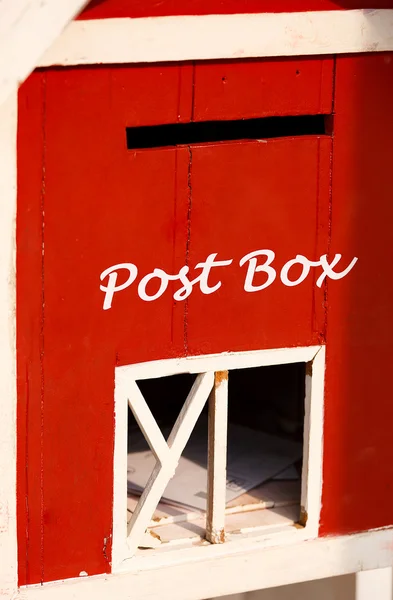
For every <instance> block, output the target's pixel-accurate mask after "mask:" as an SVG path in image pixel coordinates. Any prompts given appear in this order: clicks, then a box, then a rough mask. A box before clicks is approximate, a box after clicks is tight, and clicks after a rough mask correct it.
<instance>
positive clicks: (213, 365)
mask: <svg viewBox="0 0 393 600" xmlns="http://www.w3.org/2000/svg"><path fill="white" fill-rule="evenodd" d="M320 349H321V346H306V347H300V348H278V349H273V350H270V349H269V350H251V351H248V352H222V353H221V354H203V355H201V356H189V357H186V358H170V359H164V360H153V361H150V362H143V363H136V364H134V365H125V366H122V367H116V375H117V377H118V378H119V379H118V381H119V382H120V381H121V379H122V378H123V377H124V380H125V381H126V380H127V379H128V377H129V376H131V377H132V378H134V379H150V378H152V377H165V376H167V375H177V374H179V373H205V372H207V371H227V370H231V369H248V368H249V367H258V366H259V367H263V366H267V365H281V364H284V363H296V362H309V361H311V360H313V359H314V357H315V355H316V354H317V352H318V351H319V350H320Z"/></svg>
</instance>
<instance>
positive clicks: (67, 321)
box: [17, 58, 333, 584]
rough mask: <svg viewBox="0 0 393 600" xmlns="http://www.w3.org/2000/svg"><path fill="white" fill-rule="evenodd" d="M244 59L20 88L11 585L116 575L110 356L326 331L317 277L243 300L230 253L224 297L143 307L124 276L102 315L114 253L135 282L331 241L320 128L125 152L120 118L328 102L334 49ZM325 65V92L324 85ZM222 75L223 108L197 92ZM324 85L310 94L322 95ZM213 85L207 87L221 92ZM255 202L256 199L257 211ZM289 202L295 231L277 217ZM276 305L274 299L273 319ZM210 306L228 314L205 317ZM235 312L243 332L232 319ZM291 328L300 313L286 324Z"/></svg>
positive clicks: (311, 107) (59, 76)
mask: <svg viewBox="0 0 393 600" xmlns="http://www.w3.org/2000/svg"><path fill="white" fill-rule="evenodd" d="M272 64H274V65H276V67H277V69H278V72H279V75H280V76H279V77H278V78H277V79H275V78H274V77H273V75H272ZM322 64H323V65H324V67H323V68H322V66H321V65H322ZM243 67H244V73H243V74H242V76H241V78H240V80H239V73H238V67H237V65H230V64H227V63H226V64H224V65H216V67H215V73H212V67H211V65H206V66H205V67H204V66H203V65H200V66H199V67H198V73H197V77H196V74H195V73H194V67H193V66H192V65H183V66H181V67H179V66H176V65H172V66H166V67H164V66H160V67H148V68H142V67H132V68H126V67H122V68H110V67H105V68H90V69H69V70H64V69H63V70H53V71H47V72H40V73H35V74H33V75H32V76H31V77H30V79H29V80H28V81H27V82H26V83H25V84H24V85H23V86H22V88H21V92H20V115H19V116H20V120H19V140H18V146H19V179H20V186H19V197H18V257H17V261H18V286H17V287H18V290H17V294H18V382H19V404H18V423H19V427H18V435H19V443H18V525H19V577H20V584H24V583H35V582H38V581H49V580H54V579H61V578H67V577H76V576H78V575H79V573H80V572H81V571H86V572H87V573H88V574H89V575H92V574H94V573H101V572H107V571H109V570H110V566H109V561H110V547H111V545H110V536H111V526H112V525H111V524H112V491H113V490H112V478H113V464H112V461H113V427H114V417H113V382H114V367H115V365H116V364H125V363H130V362H136V361H145V360H150V359H158V358H165V357H172V356H180V355H185V354H187V352H192V353H201V352H204V351H206V350H208V351H220V350H228V349H229V348H228V345H229V347H230V349H233V350H240V349H244V348H246V347H249V346H252V347H254V348H258V347H259V348H263V347H272V346H276V345H279V346H280V345H286V346H288V345H297V344H310V343H315V342H317V341H318V340H319V339H320V338H321V336H322V337H323V336H324V326H325V323H324V314H323V310H322V303H323V290H316V291H315V288H313V286H312V279H311V277H310V280H309V281H308V282H307V283H305V284H304V285H302V286H299V288H297V289H294V288H292V289H290V290H288V288H284V286H282V284H281V283H280V282H279V281H277V282H276V283H275V284H274V285H273V286H272V288H270V289H269V291H268V292H267V293H266V295H265V294H262V295H261V294H258V293H257V294H250V295H249V297H248V298H246V293H245V292H244V290H243V282H244V276H245V268H243V269H240V267H239V266H238V264H237V265H234V266H233V273H232V271H228V272H227V273H226V274H223V276H222V278H223V294H220V293H217V295H216V297H212V296H211V297H205V296H202V294H201V293H200V292H199V290H197V289H195V290H194V291H193V295H192V297H191V298H190V299H189V302H188V304H187V306H186V305H185V303H181V302H180V303H177V304H176V303H174V302H173V300H172V296H171V293H170V290H168V292H167V293H166V294H165V295H163V296H162V297H161V298H160V299H159V300H157V301H155V302H143V301H142V300H140V299H139V298H138V296H137V293H136V286H134V287H132V288H129V289H127V290H125V291H124V292H123V293H121V294H118V295H116V296H115V299H114V303H113V308H112V309H111V310H109V311H105V312H104V311H103V310H102V304H103V297H104V295H103V293H102V292H101V291H100V289H99V284H100V281H99V276H100V273H101V272H102V271H103V270H104V269H106V268H107V267H109V266H111V265H113V264H117V263H119V262H127V261H130V262H135V263H136V264H137V266H138V268H139V270H140V274H141V275H140V276H142V275H145V274H147V273H148V272H150V271H152V270H153V269H154V268H155V267H161V268H164V269H165V270H166V271H167V272H169V273H175V272H176V271H178V269H179V268H180V267H181V266H183V265H184V264H185V263H186V261H187V260H189V264H190V267H192V266H193V265H195V264H196V263H197V262H199V261H202V260H205V259H206V257H207V254H210V253H212V252H218V253H219V256H220V255H221V254H223V255H226V254H230V257H231V258H234V259H235V260H236V261H237V263H238V261H239V259H240V258H241V257H242V256H243V255H244V254H245V253H247V252H249V251H250V250H256V249H258V248H264V247H269V245H271V246H272V248H273V249H274V250H276V251H277V254H278V256H277V265H280V266H282V264H283V262H285V260H289V259H291V258H293V256H294V255H295V253H296V252H304V253H305V254H306V255H307V256H308V257H309V258H310V259H313V258H316V257H317V255H318V253H319V252H320V253H322V252H324V251H325V250H326V247H327V226H326V220H327V216H328V178H329V160H330V158H329V146H330V141H329V139H328V138H326V139H321V140H320V141H318V139H317V138H312V139H311V138H304V139H301V140H300V139H293V140H291V139H287V140H284V139H281V140H277V141H274V140H269V142H268V143H267V144H262V143H258V142H253V143H247V144H242V143H239V142H235V143H226V144H218V145H217V144H216V145H213V146H210V147H203V146H200V147H198V148H192V149H191V152H193V153H194V158H193V162H192V164H191V165H190V151H189V149H188V148H187V147H185V148H178V149H177V151H176V150H174V149H171V148H166V149H154V150H147V151H139V152H137V151H129V150H127V148H126V135H125V127H126V125H146V124H155V123H171V122H172V123H173V122H176V121H188V120H190V118H191V116H192V115H193V114H195V115H196V116H197V118H201V116H202V115H203V114H204V113H207V108H208V107H210V108H209V109H213V108H214V111H215V117H216V118H218V117H220V116H221V117H225V118H234V117H235V118H238V117H239V116H242V114H244V115H245V116H246V115H248V114H249V111H250V106H251V100H250V98H251V93H252V92H251V90H254V93H255V98H256V104H257V105H258V108H255V109H254V110H255V114H262V115H269V114H276V113H277V102H276V100H277V97H279V96H280V94H279V92H280V90H281V91H283V90H284V89H285V91H286V95H285V96H283V99H282V106H281V112H282V113H283V114H286V113H287V114H288V113H297V112H318V111H319V110H321V107H322V106H328V105H329V103H331V89H332V85H333V79H332V73H333V71H332V61H331V59H329V58H327V59H323V60H320V59H311V60H309V61H303V60H291V61H266V62H263V63H261V64H260V65H257V64H256V63H255V62H252V61H251V62H250V63H245V64H244V65H243ZM256 69H258V72H259V77H258V78H255V70H256ZM297 71H299V72H300V73H301V75H300V76H299V75H297ZM326 72H330V87H329V86H326V85H325V83H324V84H323V85H322V84H321V81H322V79H323V78H324V77H325V75H326ZM222 73H225V77H226V80H227V82H228V88H226V89H228V95H227V96H225V92H221V98H222V99H223V100H224V103H223V106H224V110H223V112H222V113H221V114H218V108H217V106H215V105H214V101H213V100H212V99H211V98H209V94H208V89H205V88H208V87H210V86H211V82H212V81H214V80H216V81H221V79H222V76H223V75H222ZM264 74H265V75H264ZM323 74H324V75H323ZM232 78H233V81H232ZM193 81H195V86H194V94H193ZM324 82H325V79H324ZM246 84H247V85H248V86H249V87H250V90H249V95H248V96H246V97H245V96H244V93H243V92H244V89H243V86H244V85H246ZM158 88H159V89H160V94H157V93H156V92H157V89H158ZM261 88H263V89H264V90H266V101H265V102H261ZM273 88H276V89H275V91H274V89H273ZM299 89H303V94H300V93H299ZM321 89H322V90H323V94H322V95H323V97H324V98H325V100H323V101H322V103H320V101H319V100H318V102H316V97H317V95H318V94H319V93H320V90H321ZM212 91H213V94H216V93H217V90H216V86H214V85H213V86H212ZM292 91H293V94H292ZM287 96H288V97H290V98H291V99H290V100H288V97H287ZM193 98H194V105H193ZM304 98H306V100H304ZM296 99H298V100H297V101H296ZM293 152H296V160H295V161H293V160H292V156H293ZM234 163H236V164H237V167H236V168H234ZM245 170H246V171H247V185H246V186H245V187H244V186H243V187H242V182H243V181H244V173H243V172H244V171H245ZM189 173H190V176H189ZM220 182H221V183H220ZM276 186H279V189H280V192H279V195H278V197H277V195H276V196H274V190H275V187H276ZM318 187H319V192H318V191H317V188H318ZM190 190H192V193H191V194H190ZM239 194H240V195H241V198H239ZM215 200H216V201H215ZM318 200H319V209H316V207H315V202H317V201H318ZM272 202H273V204H272ZM190 203H192V210H191V213H190V212H189V209H190ZM273 205H275V209H274V211H273V213H272V214H271V215H270V216H269V214H270V209H271V206H273ZM259 206H264V207H265V210H264V211H262V212H261V213H260V214H255V213H256V212H257V213H258V211H259ZM286 211H289V212H290V215H291V227H292V229H291V232H290V233H288V232H287V231H286V230H285V231H284V229H285V228H283V224H282V222H281V218H282V216H283V214H284V213H285V212H286ZM43 215H45V216H44V217H43ZM190 215H191V217H190ZM226 220H228V221H227V222H228V226H227V227H226V226H225V223H226ZM299 227H300V229H301V232H302V234H301V237H302V239H301V240H299V235H298V233H299V232H298V228H299ZM247 229H249V230H250V235H249V237H248V239H243V237H244V234H245V232H246V231H247ZM283 235H285V241H284V243H283V241H282V239H281V238H282V236H283ZM188 238H189V242H187V240H188ZM42 247H43V248H44V253H43V254H42ZM187 248H188V249H187ZM227 275H228V277H227ZM224 285H225V288H224ZM172 291H173V290H172ZM288 291H289V293H288ZM272 299H273V300H274V302H275V304H276V306H275V309H274V311H273V312H272V311H269V315H268V316H267V315H266V311H267V310H269V301H270V300H272ZM220 300H221V301H222V300H225V307H224V309H221V310H220V316H221V318H222V321H217V319H216V318H215V312H216V310H218V307H219V303H220ZM245 303H246V304H245ZM242 306H243V307H247V312H248V321H247V323H246V326H244V322H243V323H240V322H239V321H238V310H239V308H241V307H242ZM261 309H263V310H261ZM281 311H285V314H286V318H285V322H283V321H282V317H281ZM186 313H187V318H186ZM299 314H301V315H302V317H303V316H304V320H302V322H301V324H300V325H299V324H298V322H299ZM215 321H217V322H216V323H215ZM291 321H292V323H293V324H294V323H297V324H296V325H292V326H291V327H290V328H289V329H287V326H288V324H289V323H290V322H291ZM198 323H200V324H201V327H199V326H198ZM228 323H232V334H231V335H229V330H228V327H227V325H228ZM209 330H210V331H209ZM251 332H252V335H251ZM250 335H251V338H250ZM105 540H106V542H105ZM104 547H105V551H104Z"/></svg>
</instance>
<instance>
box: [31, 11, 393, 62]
mask: <svg viewBox="0 0 393 600" xmlns="http://www.w3.org/2000/svg"><path fill="white" fill-rule="evenodd" d="M384 50H393V10H349V11H320V12H298V13H263V14H243V15H240V14H236V15H207V16H183V17H156V18H141V19H106V20H97V21H74V22H72V23H70V24H69V26H68V27H67V29H66V30H65V31H64V33H63V34H62V35H61V36H60V37H59V38H58V39H57V40H56V42H55V43H54V44H53V46H52V47H51V48H50V49H49V50H48V51H47V52H46V53H45V55H44V56H43V58H42V59H41V60H40V61H39V63H38V64H39V66H50V65H80V64H83V65H87V64H96V63H102V64H105V63H106V64H111V63H112V64H119V63H137V62H159V61H182V60H197V59H234V58H246V57H263V56H266V57H268V56H296V55H297V56H299V55H315V54H336V53H354V52H376V51H384Z"/></svg>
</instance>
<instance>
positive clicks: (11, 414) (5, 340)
mask: <svg viewBox="0 0 393 600" xmlns="http://www.w3.org/2000/svg"><path fill="white" fill-rule="evenodd" d="M1 6H2V5H1ZM0 12H1V11H0ZM4 58H5V57H4ZM0 60H2V59H0ZM16 128H17V94H16V91H15V89H14V90H13V93H12V94H11V95H10V97H9V98H8V100H7V101H6V102H4V103H3V104H2V105H1V104H0V156H1V160H0V229H1V235H0V243H1V250H0V364H1V371H0V405H1V419H0V596H1V597H6V598H13V597H14V593H16V589H17V545H16V354H15V353H16V343H15V331H16V327H15V216H16Z"/></svg>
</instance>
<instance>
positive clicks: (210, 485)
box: [206, 371, 228, 544]
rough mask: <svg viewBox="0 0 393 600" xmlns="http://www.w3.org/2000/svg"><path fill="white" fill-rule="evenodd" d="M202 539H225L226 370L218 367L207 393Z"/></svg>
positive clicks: (215, 540)
mask: <svg viewBox="0 0 393 600" xmlns="http://www.w3.org/2000/svg"><path fill="white" fill-rule="evenodd" d="M208 420H209V426H208V467H207V507H206V539H207V540H208V541H209V542H211V543H212V544H221V543H223V542H224V540H225V504H226V490H227V439H228V371H218V372H216V373H215V376H214V387H213V389H212V392H211V394H210V397H209V416H208Z"/></svg>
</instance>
